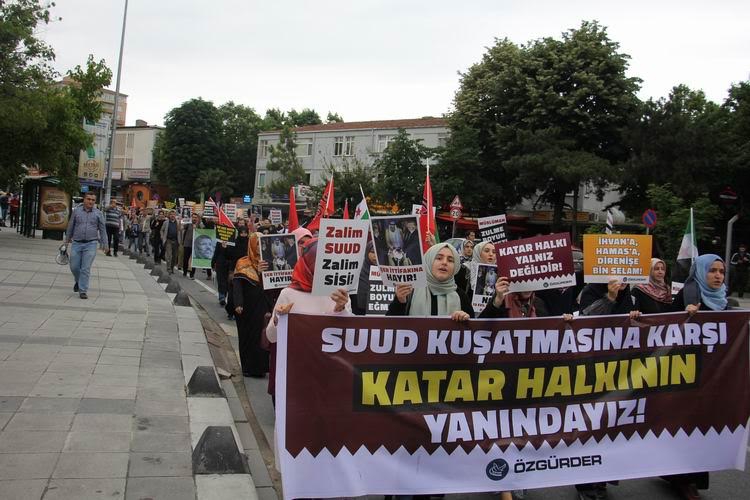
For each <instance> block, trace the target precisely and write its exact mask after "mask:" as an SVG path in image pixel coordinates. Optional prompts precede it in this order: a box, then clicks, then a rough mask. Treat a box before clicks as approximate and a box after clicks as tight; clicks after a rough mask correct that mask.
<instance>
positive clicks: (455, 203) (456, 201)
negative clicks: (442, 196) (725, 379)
mask: <svg viewBox="0 0 750 500" xmlns="http://www.w3.org/2000/svg"><path fill="white" fill-rule="evenodd" d="M451 208H457V209H458V210H459V211H460V210H463V208H464V206H463V205H462V204H461V200H460V199H459V197H458V195H456V197H455V198H453V201H452V202H451ZM459 217H460V215H459Z"/></svg>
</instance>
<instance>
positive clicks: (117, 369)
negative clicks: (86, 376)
mask: <svg viewBox="0 0 750 500" xmlns="http://www.w3.org/2000/svg"><path fill="white" fill-rule="evenodd" d="M94 374H95V375H114V376H120V375H124V376H126V377H127V376H133V375H136V376H137V375H138V367H137V366H117V365H101V364H98V365H96V368H95V369H94Z"/></svg>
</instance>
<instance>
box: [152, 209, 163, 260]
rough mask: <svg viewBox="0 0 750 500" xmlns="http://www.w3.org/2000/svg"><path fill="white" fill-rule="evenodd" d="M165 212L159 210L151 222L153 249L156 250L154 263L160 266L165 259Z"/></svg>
mask: <svg viewBox="0 0 750 500" xmlns="http://www.w3.org/2000/svg"><path fill="white" fill-rule="evenodd" d="M165 220H166V217H165V216H164V210H159V211H158V212H157V215H156V217H154V218H153V219H152V220H151V224H150V226H151V248H153V250H154V263H155V264H158V263H159V262H161V260H162V259H163V258H164V242H163V241H162V239H161V228H162V227H163V226H164V221H165Z"/></svg>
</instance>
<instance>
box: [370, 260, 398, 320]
mask: <svg viewBox="0 0 750 500" xmlns="http://www.w3.org/2000/svg"><path fill="white" fill-rule="evenodd" d="M368 283H369V290H368V293H367V308H366V309H365V314H366V315H368V316H385V313H386V312H388V306H390V305H391V302H393V299H395V298H396V289H395V288H393V287H392V286H386V285H384V284H383V280H382V279H381V277H380V268H379V267H378V266H370V278H369V280H368Z"/></svg>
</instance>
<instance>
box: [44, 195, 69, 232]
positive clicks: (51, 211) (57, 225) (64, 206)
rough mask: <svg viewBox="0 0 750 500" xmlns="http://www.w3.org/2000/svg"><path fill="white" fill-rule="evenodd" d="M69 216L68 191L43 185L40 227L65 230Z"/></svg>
mask: <svg viewBox="0 0 750 500" xmlns="http://www.w3.org/2000/svg"><path fill="white" fill-rule="evenodd" d="M69 217H70V196H68V193H66V192H65V191H63V190H62V189H59V188H56V187H52V186H42V187H41V191H40V195H39V229H47V230H50V229H53V230H58V231H65V230H66V229H67V228H68V219H69ZM68 237H69V238H70V237H72V235H68Z"/></svg>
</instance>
